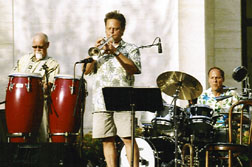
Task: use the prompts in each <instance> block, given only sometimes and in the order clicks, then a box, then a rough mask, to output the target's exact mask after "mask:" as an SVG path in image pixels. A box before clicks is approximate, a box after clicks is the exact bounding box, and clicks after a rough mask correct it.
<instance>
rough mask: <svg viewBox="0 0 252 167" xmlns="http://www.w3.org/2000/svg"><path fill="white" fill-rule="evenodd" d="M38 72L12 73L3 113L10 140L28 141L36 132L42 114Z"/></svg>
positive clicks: (41, 95)
mask: <svg viewBox="0 0 252 167" xmlns="http://www.w3.org/2000/svg"><path fill="white" fill-rule="evenodd" d="M43 99H44V97H43V86H42V77H41V75H40V74H32V73H13V74H10V75H9V83H8V87H7V90H6V103H5V115H6V124H7V128H8V133H9V135H8V136H9V139H10V140H9V141H10V142H21V143H22V142H28V141H29V140H30V139H31V138H30V137H31V135H32V134H33V133H37V132H38V128H39V126H40V123H41V119H42V114H43Z"/></svg>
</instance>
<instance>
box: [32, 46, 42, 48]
mask: <svg viewBox="0 0 252 167" xmlns="http://www.w3.org/2000/svg"><path fill="white" fill-rule="evenodd" d="M32 48H33V49H36V48H39V49H43V48H44V46H32Z"/></svg>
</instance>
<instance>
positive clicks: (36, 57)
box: [13, 32, 60, 142]
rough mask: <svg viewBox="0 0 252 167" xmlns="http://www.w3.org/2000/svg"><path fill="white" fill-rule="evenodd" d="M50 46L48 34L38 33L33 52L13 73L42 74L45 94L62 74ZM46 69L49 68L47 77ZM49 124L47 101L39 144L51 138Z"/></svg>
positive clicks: (20, 62) (33, 40)
mask: <svg viewBox="0 0 252 167" xmlns="http://www.w3.org/2000/svg"><path fill="white" fill-rule="evenodd" d="M49 44H50V43H49V41H48V37H47V35H46V34H44V33H41V32H40V33H36V34H35V35H34V36H33V38H32V49H33V52H31V53H29V54H27V55H24V56H23V57H21V58H20V59H19V60H18V61H17V64H16V66H15V67H14V69H13V72H21V73H37V74H40V75H41V76H42V82H43V87H44V93H45V94H46V92H47V90H49V89H50V87H51V86H52V83H53V80H54V76H55V75H56V74H58V73H59V72H60V67H59V64H58V63H57V61H56V60H55V59H53V58H52V57H49V56H48V53H47V49H48V48H49ZM45 65H46V66H45ZM43 67H44V68H43ZM45 67H46V68H47V76H46V72H45V71H46V70H45ZM46 80H47V81H48V83H47V82H46ZM48 87H49V88H48ZM45 100H46V98H45ZM47 122H48V121H47V103H46V101H45V102H44V112H43V118H42V124H41V127H40V132H39V137H38V139H37V141H38V142H48V139H49V137H48V133H47V124H48V123H47Z"/></svg>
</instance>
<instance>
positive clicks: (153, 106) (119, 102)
mask: <svg viewBox="0 0 252 167" xmlns="http://www.w3.org/2000/svg"><path fill="white" fill-rule="evenodd" d="M102 91H103V96H104V101H105V106H106V109H107V110H108V111H131V127H132V130H131V142H132V143H131V145H132V151H131V167H133V163H134V139H135V121H134V120H135V111H151V112H155V111H161V110H163V101H162V96H161V90H160V89H159V88H133V87H105V88H103V89H102Z"/></svg>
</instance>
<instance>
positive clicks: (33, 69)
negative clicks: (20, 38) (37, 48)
mask: <svg viewBox="0 0 252 167" xmlns="http://www.w3.org/2000/svg"><path fill="white" fill-rule="evenodd" d="M43 65H47V67H48V74H49V78H48V81H49V82H51V83H53V80H54V76H55V75H56V74H58V73H59V71H60V68H59V64H58V63H57V61H56V60H54V59H53V58H52V57H48V56H46V57H45V58H44V59H42V60H36V58H35V55H34V54H33V53H29V54H27V55H24V56H23V57H21V58H20V59H19V60H18V61H17V64H16V66H15V67H14V69H13V72H22V73H38V74H40V75H41V76H42V77H43V79H42V80H43V81H45V70H44V69H43V67H42V66H43Z"/></svg>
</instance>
